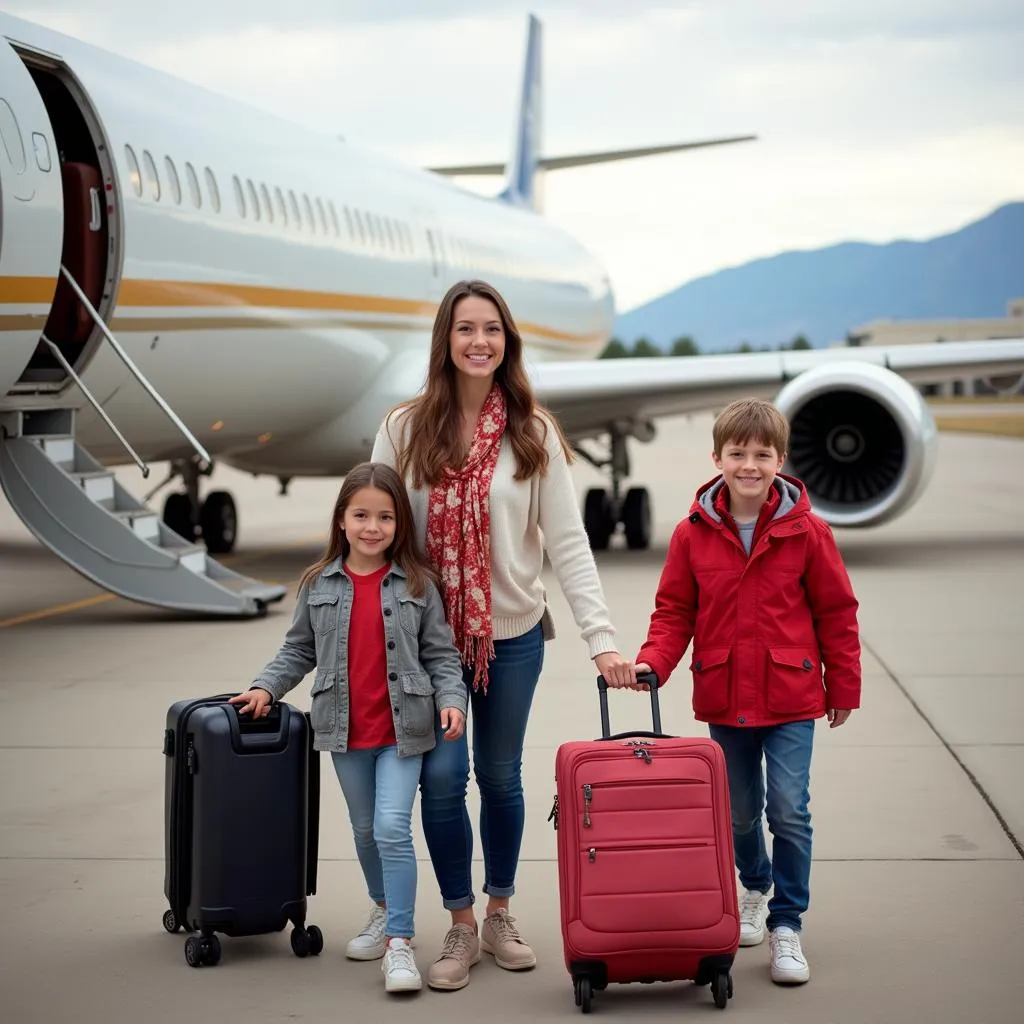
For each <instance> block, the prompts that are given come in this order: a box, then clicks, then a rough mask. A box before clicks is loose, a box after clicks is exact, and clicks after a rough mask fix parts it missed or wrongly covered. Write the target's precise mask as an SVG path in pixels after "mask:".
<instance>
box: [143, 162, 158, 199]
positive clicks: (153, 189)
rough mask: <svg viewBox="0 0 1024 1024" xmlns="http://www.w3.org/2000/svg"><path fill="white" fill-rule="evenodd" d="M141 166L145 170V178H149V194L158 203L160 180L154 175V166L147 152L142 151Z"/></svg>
mask: <svg viewBox="0 0 1024 1024" xmlns="http://www.w3.org/2000/svg"><path fill="white" fill-rule="evenodd" d="M142 165H143V167H145V168H146V177H147V178H149V193H150V195H151V196H152V197H153V198H154V199H155V200H156V201H157V202H159V201H160V178H159V176H158V175H157V173H156V164H155V163H154V162H153V157H152V156H150V153H149V150H148V149H144V150H143V151H142Z"/></svg>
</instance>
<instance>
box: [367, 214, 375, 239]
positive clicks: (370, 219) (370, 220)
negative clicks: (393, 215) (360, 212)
mask: <svg viewBox="0 0 1024 1024" xmlns="http://www.w3.org/2000/svg"><path fill="white" fill-rule="evenodd" d="M366 230H367V232H368V234H369V236H370V241H371V242H372V243H373V244H374V245H376V244H377V218H376V217H375V216H374V215H373V214H372V213H368V214H367V215H366Z"/></svg>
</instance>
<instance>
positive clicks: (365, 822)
mask: <svg viewBox="0 0 1024 1024" xmlns="http://www.w3.org/2000/svg"><path fill="white" fill-rule="evenodd" d="M331 758H332V760H333V761H334V771H335V773H336V774H337V776H338V782H340V783H341V791H342V793H343V794H344V796H345V803H346V804H348V816H349V819H350V821H351V822H352V835H353V836H354V837H355V842H356V855H357V856H358V858H359V865H360V867H361V868H362V869H363V878H365V879H366V889H367V892H368V893H369V895H370V899H371V900H373V901H374V902H375V903H383V904H385V905H386V906H387V911H388V916H387V934H388V935H389V936H391V937H399V938H406V939H411V938H412V937H413V935H415V934H416V933H415V930H414V928H413V916H414V910H415V906H416V852H415V851H414V850H413V846H412V805H413V801H414V800H415V799H416V787H417V786H418V785H419V781H420V770H421V768H422V762H423V757H422V755H420V754H416V755H414V756H412V757H399V756H398V748H397V747H395V746H388V747H367V748H365V749H363V750H349V751H346V752H345V753H344V754H337V753H335V754H332V755H331Z"/></svg>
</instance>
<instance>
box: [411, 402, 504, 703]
mask: <svg viewBox="0 0 1024 1024" xmlns="http://www.w3.org/2000/svg"><path fill="white" fill-rule="evenodd" d="M506 423H507V413H506V409H505V395H504V393H503V392H502V390H501V388H500V387H499V386H498V385H497V384H495V385H494V386H493V387H492V388H491V391H490V394H489V395H488V396H487V400H486V401H485V402H484V405H483V408H482V409H481V410H480V416H479V418H478V419H477V421H476V429H475V430H474V432H473V440H472V442H471V443H470V446H469V453H468V454H467V456H466V460H465V462H464V463H463V464H462V466H460V467H459V468H458V469H451V468H449V467H446V468H445V470H444V476H443V477H442V479H441V481H440V482H439V483H438V484H437V485H435V486H434V487H433V488H431V491H430V497H429V501H428V508H427V557H428V558H429V559H430V560H431V562H433V564H434V565H435V566H436V567H437V569H438V570H439V572H440V576H441V596H442V597H443V598H444V605H445V611H446V614H447V617H448V623H449V625H450V626H451V628H452V632H453V634H454V635H455V645H456V647H458V649H459V653H460V655H461V656H462V662H463V664H465V665H472V666H473V689H474V690H476V689H478V688H479V687H480V685H481V684H483V688H484V693H486V692H487V681H488V673H487V663H488V661H490V660H491V659H492V658H493V657H494V638H493V630H492V622H491V512H490V498H489V494H490V489H491V478H492V477H493V476H494V467H495V465H497V462H498V453H499V451H500V449H501V438H502V436H503V435H504V433H505V424H506Z"/></svg>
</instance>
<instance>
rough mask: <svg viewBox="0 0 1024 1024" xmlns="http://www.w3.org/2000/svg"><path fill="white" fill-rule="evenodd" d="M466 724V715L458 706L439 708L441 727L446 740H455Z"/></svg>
mask: <svg viewBox="0 0 1024 1024" xmlns="http://www.w3.org/2000/svg"><path fill="white" fill-rule="evenodd" d="M465 726H466V716H465V715H464V714H463V713H462V712H461V711H460V710H459V709H458V708H441V727H442V728H443V729H444V738H445V739H446V740H457V739H458V738H459V737H460V736H461V735H462V730H463V729H464V728H465Z"/></svg>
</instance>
